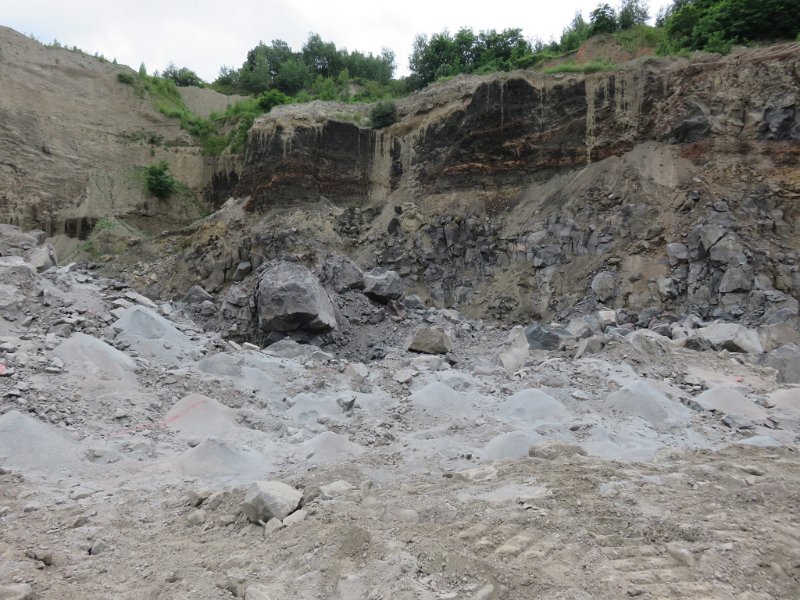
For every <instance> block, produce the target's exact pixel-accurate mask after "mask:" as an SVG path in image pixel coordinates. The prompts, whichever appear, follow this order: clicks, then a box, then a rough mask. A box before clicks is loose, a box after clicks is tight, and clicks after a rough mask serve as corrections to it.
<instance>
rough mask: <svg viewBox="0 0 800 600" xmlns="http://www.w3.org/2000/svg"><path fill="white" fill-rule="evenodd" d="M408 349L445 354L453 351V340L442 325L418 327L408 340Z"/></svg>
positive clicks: (424, 352)
mask: <svg viewBox="0 0 800 600" xmlns="http://www.w3.org/2000/svg"><path fill="white" fill-rule="evenodd" d="M407 347H408V350H409V351H411V352H420V353H423V354H447V353H448V352H452V351H453V340H452V339H450V335H449V334H448V333H447V332H446V331H445V330H444V328H443V327H438V326H430V327H429V326H425V325H422V326H420V327H418V328H417V329H416V330H415V331H414V333H413V334H412V335H411V339H410V340H409V341H408V346H407Z"/></svg>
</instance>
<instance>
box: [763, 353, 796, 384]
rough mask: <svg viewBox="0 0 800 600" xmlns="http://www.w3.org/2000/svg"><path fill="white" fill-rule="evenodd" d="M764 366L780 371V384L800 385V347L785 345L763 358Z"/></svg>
mask: <svg viewBox="0 0 800 600" xmlns="http://www.w3.org/2000/svg"><path fill="white" fill-rule="evenodd" d="M762 362H763V364H764V365H766V366H768V367H772V368H773V369H776V370H777V371H778V381H779V382H780V383H800V347H798V346H796V345H795V344H785V345H783V346H781V347H779V348H776V349H775V350H772V351H771V352H768V353H767V354H765V355H764V357H763V361H762Z"/></svg>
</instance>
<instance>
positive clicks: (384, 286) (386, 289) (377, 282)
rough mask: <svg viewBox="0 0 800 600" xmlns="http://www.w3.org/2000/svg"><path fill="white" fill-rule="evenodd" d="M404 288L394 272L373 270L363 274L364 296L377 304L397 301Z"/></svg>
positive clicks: (398, 276)
mask: <svg viewBox="0 0 800 600" xmlns="http://www.w3.org/2000/svg"><path fill="white" fill-rule="evenodd" d="M404 288H405V286H404V285H403V280H402V279H401V278H400V275H399V274H398V273H397V272H396V271H377V270H373V271H370V272H369V273H365V274H364V294H365V295H366V296H368V297H369V298H372V299H373V300H376V301H378V302H383V303H386V302H389V301H390V300H397V299H398V298H400V297H401V296H402V295H403V291H404Z"/></svg>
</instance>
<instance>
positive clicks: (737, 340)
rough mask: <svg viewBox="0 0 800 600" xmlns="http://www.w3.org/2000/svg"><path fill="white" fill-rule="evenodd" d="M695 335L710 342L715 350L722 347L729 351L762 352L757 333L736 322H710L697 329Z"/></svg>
mask: <svg viewBox="0 0 800 600" xmlns="http://www.w3.org/2000/svg"><path fill="white" fill-rule="evenodd" d="M696 335H697V337H699V338H700V339H701V340H705V341H707V342H708V343H709V344H711V347H712V348H714V349H715V350H723V349H724V350H729V351H730V352H747V353H749V354H763V353H764V349H763V347H762V346H761V342H760V341H759V339H758V333H756V332H755V331H754V330H752V329H748V328H747V327H744V326H743V325H739V324H737V323H721V322H717V323H712V324H711V325H708V326H706V327H701V328H700V329H698V330H697V332H696Z"/></svg>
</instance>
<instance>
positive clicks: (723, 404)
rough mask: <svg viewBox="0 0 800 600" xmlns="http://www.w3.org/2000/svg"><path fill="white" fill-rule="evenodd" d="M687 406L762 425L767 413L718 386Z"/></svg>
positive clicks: (741, 396) (742, 397)
mask: <svg viewBox="0 0 800 600" xmlns="http://www.w3.org/2000/svg"><path fill="white" fill-rule="evenodd" d="M689 406H690V407H691V408H693V409H695V410H698V411H714V412H716V413H720V414H722V415H732V416H734V417H742V418H745V419H749V420H751V421H754V422H756V423H762V422H764V421H765V420H766V418H767V417H768V414H767V411H765V410H764V409H763V408H761V407H760V406H759V405H758V404H756V403H755V402H752V401H750V400H748V399H747V398H745V397H744V396H743V395H742V394H740V393H739V392H738V391H737V390H735V389H734V388H732V387H731V386H729V385H718V386H716V387H713V388H711V389H708V390H706V391H705V392H703V393H702V394H700V395H699V396H696V397H694V398H692V399H691V400H690V401H689Z"/></svg>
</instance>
